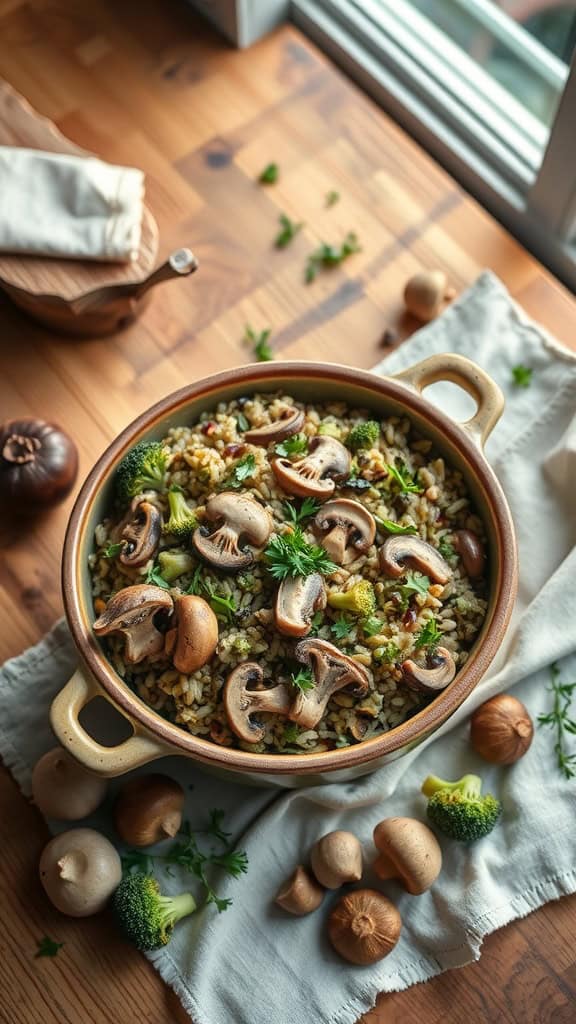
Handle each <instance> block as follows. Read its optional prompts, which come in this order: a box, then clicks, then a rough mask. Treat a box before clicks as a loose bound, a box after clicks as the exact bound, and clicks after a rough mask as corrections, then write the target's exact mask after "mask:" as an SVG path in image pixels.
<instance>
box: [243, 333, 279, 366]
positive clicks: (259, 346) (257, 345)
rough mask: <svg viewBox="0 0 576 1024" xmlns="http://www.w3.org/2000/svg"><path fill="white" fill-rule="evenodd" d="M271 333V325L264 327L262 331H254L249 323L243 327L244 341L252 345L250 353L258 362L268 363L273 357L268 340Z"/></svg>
mask: <svg viewBox="0 0 576 1024" xmlns="http://www.w3.org/2000/svg"><path fill="white" fill-rule="evenodd" d="M271 334H272V328H271V327H265V328H264V330H263V331H255V330H254V329H253V328H252V327H250V324H246V327H245V328H244V341H245V342H247V343H248V345H251V346H252V355H253V356H254V357H255V358H256V359H257V360H258V362H259V363H268V362H270V360H271V359H274V352H273V350H272V346H271V345H270V344H269V341H268V339H269V338H270V335H271Z"/></svg>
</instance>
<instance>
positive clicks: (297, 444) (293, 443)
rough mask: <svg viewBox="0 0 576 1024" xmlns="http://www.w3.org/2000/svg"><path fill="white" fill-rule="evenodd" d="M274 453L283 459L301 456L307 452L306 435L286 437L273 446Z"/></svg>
mask: <svg viewBox="0 0 576 1024" xmlns="http://www.w3.org/2000/svg"><path fill="white" fill-rule="evenodd" d="M274 451H275V452H276V455H280V456H282V458H284V459H287V458H289V457H290V456H291V455H303V454H304V452H306V451H308V438H307V437H306V434H292V436H291V437H286V438H285V439H284V440H283V441H279V442H278V444H276V445H274Z"/></svg>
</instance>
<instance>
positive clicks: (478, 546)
mask: <svg viewBox="0 0 576 1024" xmlns="http://www.w3.org/2000/svg"><path fill="white" fill-rule="evenodd" d="M454 547H455V548H456V551H458V553H459V555H460V558H461V559H462V565H463V566H464V569H465V570H466V572H467V573H468V575H469V577H470V579H476V577H478V576H481V575H482V573H483V572H484V562H485V561H486V555H485V554H484V545H483V543H482V541H481V540H480V538H479V537H478V536H477V535H476V534H475V533H474V532H473V530H456V533H455V534H454Z"/></svg>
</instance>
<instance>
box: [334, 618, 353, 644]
mask: <svg viewBox="0 0 576 1024" xmlns="http://www.w3.org/2000/svg"><path fill="white" fill-rule="evenodd" d="M353 629H354V623H353V622H349V621H348V619H347V618H345V616H344V615H339V616H338V618H337V619H336V620H335V621H334V622H333V623H332V625H331V626H330V632H331V633H333V634H334V636H335V637H336V639H337V640H347V639H348V637H349V636H350V633H351V632H352V630H353Z"/></svg>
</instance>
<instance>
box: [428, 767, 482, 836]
mask: <svg viewBox="0 0 576 1024" xmlns="http://www.w3.org/2000/svg"><path fill="white" fill-rule="evenodd" d="M481 791H482V779H481V778H480V777H479V776H478V775H464V776H463V777H462V778H461V779H458V781H457V782H445V781H444V779H438V778H437V777H436V776H435V775H429V776H428V778H427V779H424V782H423V784H422V792H423V793H424V796H427V797H429V800H428V807H427V814H428V817H429V819H430V821H431V822H432V824H433V825H436V827H437V828H439V829H440V831H441V832H443V833H444V835H447V836H449V837H450V839H456V840H458V842H461V843H472V842H475V840H476V839H482V838H483V837H484V836H487V835H488V833H489V832H491V831H492V829H493V828H494V826H495V824H496V822H497V821H498V818H499V817H500V814H501V811H502V805H501V803H500V801H499V800H496V798H495V797H493V796H491V795H490V793H487V794H486V796H482V795H481Z"/></svg>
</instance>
